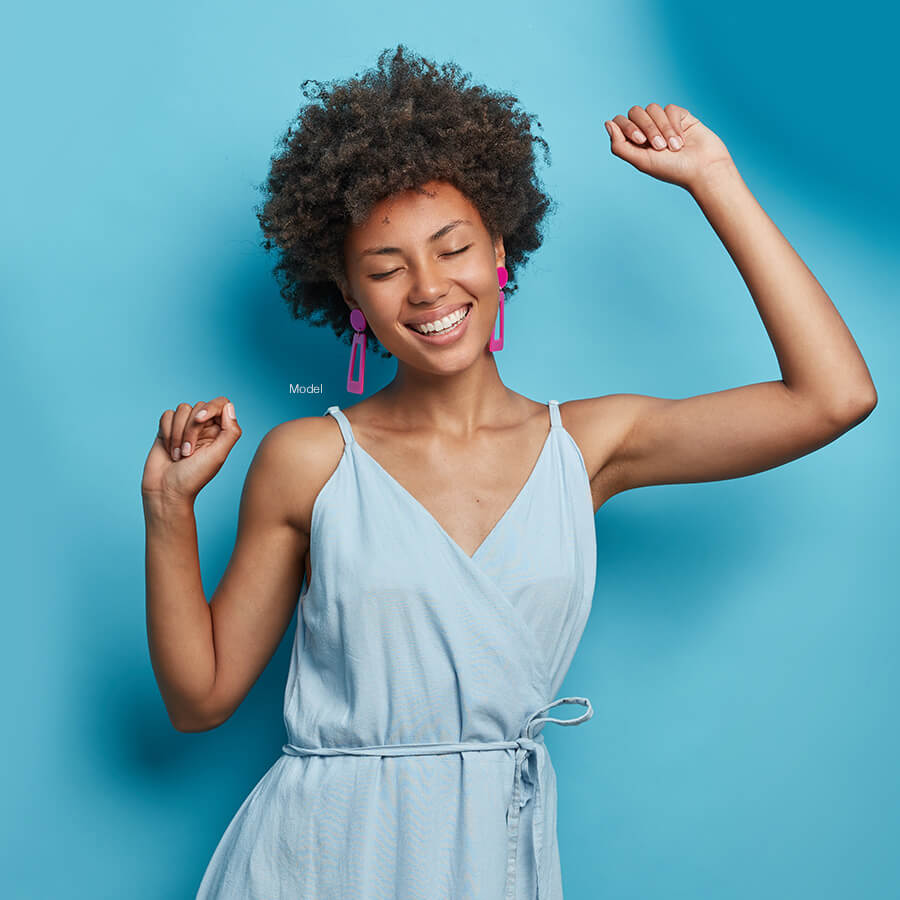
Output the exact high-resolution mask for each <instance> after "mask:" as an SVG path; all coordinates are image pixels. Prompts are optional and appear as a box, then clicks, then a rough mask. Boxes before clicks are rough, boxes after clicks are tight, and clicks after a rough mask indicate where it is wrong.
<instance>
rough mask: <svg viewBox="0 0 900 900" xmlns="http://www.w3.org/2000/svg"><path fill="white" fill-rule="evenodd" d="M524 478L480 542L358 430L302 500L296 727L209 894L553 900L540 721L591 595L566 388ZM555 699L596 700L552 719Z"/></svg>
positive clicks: (219, 897) (205, 885) (555, 884)
mask: <svg viewBox="0 0 900 900" xmlns="http://www.w3.org/2000/svg"><path fill="white" fill-rule="evenodd" d="M548 407H549V418H550V423H549V425H550V427H549V431H548V434H547V437H546V439H545V442H544V444H543V448H542V450H541V453H540V456H539V457H538V460H537V462H536V463H535V465H534V467H533V469H532V470H531V474H530V475H529V477H528V479H527V481H526V483H525V484H524V485H523V487H522V488H521V490H520V492H519V493H518V495H517V496H516V498H515V500H514V501H513V502H512V504H511V505H510V506H509V507H508V509H507V510H506V512H505V513H504V514H503V516H502V517H501V518H500V519H499V520H498V521H497V523H496V524H495V525H494V527H493V528H492V529H491V531H490V532H489V534H488V535H487V537H486V538H485V539H484V541H483V542H482V543H481V545H480V546H479V547H478V549H477V550H476V551H475V553H474V554H473V555H472V556H471V557H470V556H469V555H468V554H467V553H466V552H465V551H463V549H462V548H461V547H460V546H459V545H458V544H457V543H456V542H455V541H454V540H453V539H452V538H451V537H450V535H449V534H448V533H447V532H446V531H445V530H444V528H443V527H442V526H441V525H440V524H439V522H438V521H437V520H436V519H435V518H434V517H433V516H432V515H431V513H429V512H428V511H427V510H426V509H425V507H424V506H423V505H422V504H421V503H420V502H419V501H417V500H416V499H415V497H414V496H413V495H412V494H411V493H410V492H409V491H407V490H406V489H405V488H404V487H403V486H402V485H401V484H400V483H399V482H398V481H396V480H395V479H394V478H393V477H392V476H391V475H389V474H388V472H387V471H386V470H385V469H383V468H382V467H381V466H380V465H379V463H377V462H376V461H375V459H374V458H373V457H371V456H369V454H368V453H367V452H366V451H365V450H364V449H363V448H362V447H361V446H360V445H359V444H357V443H356V441H355V440H354V435H353V431H352V429H351V427H350V422H349V420H348V419H347V417H346V416H345V415H344V413H343V412H342V411H341V410H340V408H339V407H338V406H330V407H328V409H327V410H326V412H325V413H323V415H329V414H330V415H331V416H333V417H334V419H335V420H336V422H337V424H338V425H339V426H340V429H341V433H342V435H343V438H344V448H343V452H342V455H341V458H340V461H339V463H338V465H337V467H336V468H335V470H334V471H333V472H332V474H331V476H330V477H329V478H328V480H327V482H326V483H325V485H324V486H323V487H322V489H321V491H320V492H319V494H318V496H317V497H316V500H315V503H314V505H313V510H312V520H311V531H310V542H311V547H312V553H311V559H312V568H311V575H310V579H309V584H307V586H306V589H305V591H304V592H303V593H302V594H301V595H300V602H299V607H298V612H297V625H296V631H295V634H294V641H293V649H292V654H291V658H290V666H289V672H288V678H287V684H286V686H285V693H284V725H285V730H286V734H287V741H286V743H285V744H284V745H283V747H282V748H281V749H282V752H281V755H280V756H279V757H278V759H277V760H276V761H275V763H274V764H273V765H272V766H271V768H270V769H269V770H268V771H267V772H266V773H265V774H264V775H263V776H262V778H261V779H260V781H259V782H258V783H257V784H256V786H255V787H254V788H253V790H252V791H251V792H250V794H249V795H248V796H247V798H246V799H245V800H244V802H243V803H242V804H241V806H240V807H239V809H238V810H237V812H236V813H235V814H234V817H233V818H232V820H231V822H230V824H229V825H228V827H227V828H226V830H225V832H224V834H223V836H222V838H221V840H220V841H219V844H218V846H217V847H216V849H215V851H214V853H213V856H212V858H211V860H210V861H209V864H208V866H207V868H206V871H205V874H204V876H203V878H202V881H201V883H200V886H199V890H198V893H197V900H212V898H216V900H301V898H302V900H306V898H311V900H342V898H358V900H444V898H446V900H463V898H471V900H523V898H529V900H533V898H539V900H560V898H562V896H563V894H562V878H561V870H560V857H559V847H558V844H557V835H556V814H557V793H556V774H555V771H554V768H553V765H552V763H551V760H550V754H549V751H548V750H547V748H546V746H545V744H544V736H543V733H542V728H543V725H544V724H545V723H548V722H553V723H558V724H561V725H576V724H579V723H581V722H584V721H586V720H587V719H589V718H590V717H591V715H592V714H593V709H592V707H591V703H590V701H589V700H588V699H586V698H584V697H563V698H556V699H554V698H555V697H556V694H557V692H558V690H559V688H560V686H561V684H562V681H563V679H564V678H565V675H566V672H567V670H568V668H569V664H570V663H571V660H572V657H573V656H574V654H575V649H576V647H577V645H578V643H579V641H580V639H581V635H582V632H583V630H584V627H585V624H586V622H587V619H588V615H589V613H590V609H591V601H592V599H593V592H594V580H595V574H596V536H595V532H594V510H593V502H592V499H591V490H590V481H589V477H588V473H587V470H586V468H585V464H584V460H583V458H582V455H581V452H580V450H579V448H578V445H577V444H576V443H575V441H574V439H573V438H572V436H571V435H570V434H569V433H568V431H566V430H565V428H564V427H563V425H562V420H561V418H560V414H559V408H558V407H559V405H558V403H557V401H555V400H551V401H550V402H549V404H548ZM565 703H571V704H579V705H581V706H584V707H586V710H585V711H584V712H583V713H581V714H580V715H577V716H575V717H572V718H560V717H558V716H553V715H550V714H549V713H550V711H551V710H552V709H553V708H554V707H557V706H560V705H562V704H565Z"/></svg>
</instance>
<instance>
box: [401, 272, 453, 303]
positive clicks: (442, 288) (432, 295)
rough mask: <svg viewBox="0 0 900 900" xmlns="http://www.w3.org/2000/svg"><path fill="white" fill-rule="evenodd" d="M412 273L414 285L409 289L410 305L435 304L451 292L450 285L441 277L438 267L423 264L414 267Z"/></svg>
mask: <svg viewBox="0 0 900 900" xmlns="http://www.w3.org/2000/svg"><path fill="white" fill-rule="evenodd" d="M412 273H413V278H412V285H411V286H410V289H409V302H410V303H414V304H428V303H434V302H436V301H437V300H440V299H441V297H443V296H444V295H445V294H446V293H447V291H448V290H449V287H450V283H449V281H448V280H447V279H446V278H444V277H443V276H442V275H441V273H440V271H439V268H438V266H437V265H430V264H428V263H422V264H420V265H418V266H414V267H413V268H412Z"/></svg>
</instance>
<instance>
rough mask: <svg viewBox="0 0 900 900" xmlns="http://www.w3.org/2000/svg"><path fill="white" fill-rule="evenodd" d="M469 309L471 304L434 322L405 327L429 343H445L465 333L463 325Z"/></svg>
mask: <svg viewBox="0 0 900 900" xmlns="http://www.w3.org/2000/svg"><path fill="white" fill-rule="evenodd" d="M471 309H472V304H471V303H470V304H469V305H468V306H466V307H465V308H464V309H458V310H457V311H456V312H453V313H450V315H448V316H444V318H443V319H438V320H437V321H436V322H428V323H427V324H426V325H407V326H406V327H407V328H408V329H409V330H410V331H412V332H415V334H416V335H418V336H419V337H420V338H422V339H423V340H426V341H428V342H429V343H438V342H440V343H446V342H448V341H449V340H452V339H454V338H456V337H458V336H460V335H462V333H463V332H464V331H465V323H466V322H467V320H468V318H469V311H470V310H471Z"/></svg>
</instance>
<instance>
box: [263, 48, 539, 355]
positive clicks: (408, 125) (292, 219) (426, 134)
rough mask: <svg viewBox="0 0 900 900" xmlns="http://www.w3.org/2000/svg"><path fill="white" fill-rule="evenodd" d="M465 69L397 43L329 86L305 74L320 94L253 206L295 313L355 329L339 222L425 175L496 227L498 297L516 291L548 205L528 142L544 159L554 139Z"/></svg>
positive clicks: (344, 330) (313, 93)
mask: <svg viewBox="0 0 900 900" xmlns="http://www.w3.org/2000/svg"><path fill="white" fill-rule="evenodd" d="M391 52H393V54H394V55H393V58H391V59H390V60H389V61H388V59H387V57H388V55H389V54H390V53H391ZM469 77H470V76H469V75H468V74H462V73H460V69H459V66H458V65H457V64H456V63H452V62H450V63H445V64H444V65H443V66H441V67H440V68H439V67H438V66H437V65H435V63H433V62H432V61H430V60H427V59H425V58H423V57H416V56H410V55H408V53H407V48H406V47H405V46H404V45H403V44H398V45H397V48H396V50H394V51H392V50H391V49H390V48H389V49H387V50H384V51H382V52H381V54H380V55H379V57H378V66H377V68H376V69H373V70H369V71H367V72H365V73H364V74H363V75H362V76H354V77H352V78H350V79H348V80H347V81H345V82H340V83H335V82H334V81H329V82H326V83H325V84H326V85H327V87H323V86H322V83H320V82H318V81H315V80H314V79H307V80H306V81H304V82H303V84H302V85H301V88H302V91H303V95H304V96H305V97H306V98H307V99H312V98H313V97H315V98H316V99H318V100H319V101H321V105H318V104H317V103H315V102H311V103H308V104H305V105H304V106H302V108H301V110H300V112H299V113H298V115H297V116H296V119H295V120H293V121H292V122H291V124H290V125H289V126H288V129H287V131H286V132H285V133H284V135H283V136H282V137H281V138H280V140H279V141H278V146H279V147H280V150H278V151H276V153H275V154H274V155H273V156H272V158H271V162H272V166H271V169H270V171H269V175H268V178H267V180H266V182H263V184H261V185H259V186H258V187H259V189H260V190H262V191H263V193H264V196H265V202H264V203H263V204H260V206H258V207H257V208H256V214H257V218H258V219H259V222H260V225H261V227H262V231H263V233H264V235H265V240H263V242H262V246H263V247H264V248H265V249H266V250H267V251H268V250H272V249H273V247H275V248H277V249H278V250H279V251H280V258H279V261H278V263H277V265H276V266H275V270H274V271H275V276H276V278H277V280H278V281H279V283H280V285H281V296H282V297H283V298H284V300H285V301H286V302H287V304H288V306H290V307H291V309H292V311H293V317H294V318H295V319H308V320H309V321H310V323H311V324H312V325H316V326H322V325H326V324H330V325H331V327H332V328H333V329H334V331H335V333H336V334H337V336H338V337H339V338H344V342H345V343H347V344H349V343H350V341H351V339H352V336H353V329H352V327H351V326H350V322H349V315H348V309H347V305H346V303H344V300H343V297H342V296H341V292H340V290H339V288H338V282H339V281H341V282H345V281H346V278H345V273H344V256H343V246H344V237H345V235H346V232H347V229H348V227H350V226H351V225H359V224H362V223H363V222H364V221H365V220H366V218H367V217H368V215H369V213H370V212H371V210H372V208H373V207H374V206H375V204H377V203H378V202H380V201H381V200H382V199H384V198H386V197H388V196H390V195H392V194H394V193H396V192H398V191H402V190H409V189H413V190H420V189H421V186H422V185H423V184H426V183H427V182H429V181H444V182H449V183H450V184H452V185H454V186H455V187H456V188H457V189H458V190H459V191H460V192H461V193H462V194H463V195H465V196H466V197H467V198H468V200H469V201H470V202H471V203H472V205H473V206H474V207H475V208H476V209H477V210H478V212H479V214H480V215H481V219H482V222H483V223H484V225H485V227H486V228H487V230H488V232H489V233H490V235H491V239H492V240H496V238H497V237H498V236H500V235H502V236H503V244H504V249H505V251H506V260H505V263H504V266H505V268H506V269H507V271H508V273H509V282H508V283H507V284H506V286H505V287H504V289H503V290H504V297H505V298H507V299H508V298H509V297H510V296H511V295H512V294H513V293H514V292H515V290H516V288H515V285H514V283H513V282H514V279H515V271H516V268H517V267H518V265H519V264H520V263H523V262H524V261H525V260H526V258H527V256H528V255H529V254H530V253H531V252H532V251H534V250H536V249H537V248H538V247H540V245H541V243H542V241H543V235H542V234H541V232H540V230H539V228H540V225H541V223H542V221H543V220H544V218H545V216H546V215H547V213H548V212H552V211H554V210H555V207H556V203H555V201H553V200H551V199H550V197H548V196H547V195H546V194H545V193H544V192H543V191H542V190H541V184H540V181H539V179H538V177H537V174H536V171H535V162H536V159H535V154H534V152H533V146H532V145H533V143H540V144H541V145H542V146H543V148H544V160H545V161H546V162H547V163H549V162H550V148H549V146H548V144H547V142H546V141H545V140H544V139H543V138H542V137H540V136H538V135H534V134H532V132H531V120H532V119H534V118H536V116H534V115H533V114H528V113H525V112H522V111H521V110H518V109H516V108H515V104H516V103H517V102H518V101H517V98H516V97H514V96H511V95H509V94H504V93H498V92H492V91H490V90H488V89H487V88H486V87H484V86H482V85H467V83H466V82H467V81H468V79H469ZM309 83H313V84H315V85H316V88H315V89H308V88H307V87H306V86H307V84H309ZM537 124H538V126H540V125H541V123H540V122H538V123H537ZM317 314H318V317H316V316H317ZM366 334H367V342H371V343H367V347H374V349H376V350H381V349H382V348H381V345H380V344H379V342H378V339H377V338H376V337H375V336H374V335H373V334H371V330H370V329H367V331H366ZM381 356H382V357H384V358H387V357H390V356H392V354H391V353H389V352H387V351H384V352H382V353H381Z"/></svg>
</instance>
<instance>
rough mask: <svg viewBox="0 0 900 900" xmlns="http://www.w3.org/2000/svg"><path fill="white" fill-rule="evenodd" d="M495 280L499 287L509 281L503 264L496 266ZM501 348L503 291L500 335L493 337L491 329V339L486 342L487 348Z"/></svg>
mask: <svg viewBox="0 0 900 900" xmlns="http://www.w3.org/2000/svg"><path fill="white" fill-rule="evenodd" d="M497 280H498V281H499V282H500V287H501V288H502V287H503V285H505V284H506V282H507V281H509V273H508V272H507V271H506V269H504V268H503V266H498V267H497ZM502 349H503V291H502V290H501V291H500V337H496V338H495V337H494V334H493V329H492V330H491V341H490V343H489V344H488V350H502Z"/></svg>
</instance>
